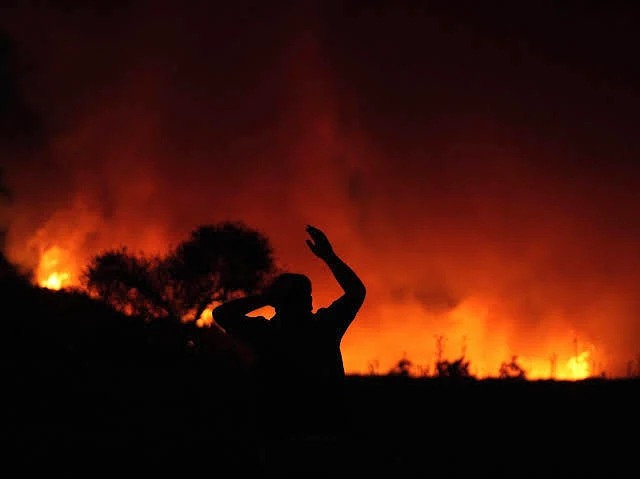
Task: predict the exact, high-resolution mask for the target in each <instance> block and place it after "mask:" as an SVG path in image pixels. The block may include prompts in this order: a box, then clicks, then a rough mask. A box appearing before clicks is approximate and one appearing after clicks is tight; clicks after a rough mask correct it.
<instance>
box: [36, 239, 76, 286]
mask: <svg viewBox="0 0 640 479" xmlns="http://www.w3.org/2000/svg"><path fill="white" fill-rule="evenodd" d="M67 268H69V261H68V258H67V253H66V252H65V251H64V250H63V249H62V248H59V247H57V246H53V247H50V248H47V249H46V250H45V251H44V253H43V254H42V257H41V258H40V264H39V265H38V268H37V272H36V282H37V283H38V284H39V285H40V286H41V287H43V288H49V289H55V290H58V289H62V288H65V287H68V286H72V279H71V273H69V271H68V269H67Z"/></svg>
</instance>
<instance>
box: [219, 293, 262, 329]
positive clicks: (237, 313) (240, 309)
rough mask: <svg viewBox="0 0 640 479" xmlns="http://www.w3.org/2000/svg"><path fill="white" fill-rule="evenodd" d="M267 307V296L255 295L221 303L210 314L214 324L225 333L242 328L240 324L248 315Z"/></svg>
mask: <svg viewBox="0 0 640 479" xmlns="http://www.w3.org/2000/svg"><path fill="white" fill-rule="evenodd" d="M268 305H269V300H268V298H267V296H265V295H262V294H256V295H252V296H245V297H243V298H237V299H232V300H230V301H227V302H226V303H222V304H221V305H219V306H217V307H216V308H215V309H214V310H213V311H212V313H211V314H212V316H213V319H214V320H215V322H216V323H218V324H219V325H220V326H222V327H223V328H224V329H225V330H226V331H233V330H234V329H237V328H238V327H241V326H242V323H243V322H244V321H245V320H246V319H247V314H248V313H250V312H251V311H255V310H256V309H260V308H262V307H264V306H268Z"/></svg>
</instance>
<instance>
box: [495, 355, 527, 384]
mask: <svg viewBox="0 0 640 479" xmlns="http://www.w3.org/2000/svg"><path fill="white" fill-rule="evenodd" d="M499 375H500V378H502V379H526V378H527V372H526V371H525V370H524V368H523V367H522V366H520V365H519V364H518V357H517V356H512V357H511V361H509V362H506V361H505V362H503V363H502V364H501V365H500V373H499Z"/></svg>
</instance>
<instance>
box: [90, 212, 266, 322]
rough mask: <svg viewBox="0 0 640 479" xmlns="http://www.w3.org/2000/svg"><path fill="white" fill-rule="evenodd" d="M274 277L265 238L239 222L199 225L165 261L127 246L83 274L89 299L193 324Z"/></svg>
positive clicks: (104, 255) (95, 260)
mask: <svg viewBox="0 0 640 479" xmlns="http://www.w3.org/2000/svg"><path fill="white" fill-rule="evenodd" d="M274 272H275V267H274V260H273V251H272V248H271V246H270V244H269V241H268V240H267V238H266V237H265V236H264V235H262V234H261V233H260V232H258V231H256V230H254V229H251V228H249V227H247V226H245V225H243V224H241V223H232V222H223V223H219V224H215V225H204V226H200V227H198V228H196V229H195V230H193V231H192V232H191V235H190V236H189V238H188V239H187V240H185V241H184V242H182V243H180V244H179V245H178V246H177V247H175V248H174V249H172V250H171V251H170V252H169V253H168V254H167V255H166V256H158V255H155V256H145V255H144V254H142V253H140V254H132V253H131V252H129V251H128V249H127V248H126V247H123V248H120V249H113V250H108V251H106V252H103V253H102V254H100V255H98V256H95V257H94V258H93V259H92V260H91V262H90V264H89V265H88V267H87V268H86V269H85V271H84V274H83V282H84V284H85V286H86V287H87V289H88V291H89V292H90V294H92V295H93V296H96V297H98V298H101V299H103V300H104V301H106V302H107V303H109V304H111V305H112V306H113V307H114V308H116V309H117V310H119V311H122V312H125V313H127V314H134V315H141V316H144V317H146V318H147V319H154V318H163V317H164V318H167V317H168V318H178V319H184V320H188V319H198V318H199V317H200V315H201V314H202V312H203V311H204V310H205V309H206V308H207V307H208V306H210V305H211V304H213V303H215V302H220V301H225V300H227V299H228V298H230V297H231V296H232V295H234V294H239V293H244V294H251V293H253V292H255V291H257V290H258V289H260V288H261V287H262V286H263V284H264V282H265V281H266V280H268V279H269V278H270V277H271V275H272V274H273V273H274Z"/></svg>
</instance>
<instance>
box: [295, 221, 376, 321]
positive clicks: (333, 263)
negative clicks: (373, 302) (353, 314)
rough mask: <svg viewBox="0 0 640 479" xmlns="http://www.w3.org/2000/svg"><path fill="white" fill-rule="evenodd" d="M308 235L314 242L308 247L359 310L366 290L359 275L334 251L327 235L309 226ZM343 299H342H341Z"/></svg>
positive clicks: (309, 243)
mask: <svg viewBox="0 0 640 479" xmlns="http://www.w3.org/2000/svg"><path fill="white" fill-rule="evenodd" d="M307 233H309V236H311V238H312V240H313V241H311V240H307V245H309V248H310V249H311V251H312V252H313V254H315V255H316V256H317V257H318V258H320V259H321V260H323V261H324V262H325V263H326V264H327V266H329V269H330V270H331V272H332V273H333V276H334V277H335V278H336V281H337V282H338V284H339V285H340V287H341V288H342V290H343V291H344V293H345V294H344V296H343V298H345V299H346V300H348V302H350V303H351V304H352V306H353V307H354V308H355V309H356V310H357V309H358V308H360V306H361V305H362V303H363V302H364V298H365V295H366V288H365V286H364V283H363V282H362V281H361V280H360V278H359V277H358V275H357V274H356V273H355V272H354V271H353V270H352V269H351V268H350V267H349V265H347V264H346V263H345V262H344V261H343V260H342V259H340V258H339V257H338V255H337V254H336V253H335V252H334V251H333V247H332V246H331V243H329V240H328V239H327V237H326V235H325V234H324V233H323V232H322V231H320V230H319V229H318V228H315V227H313V226H307ZM341 299H342V298H341Z"/></svg>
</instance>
